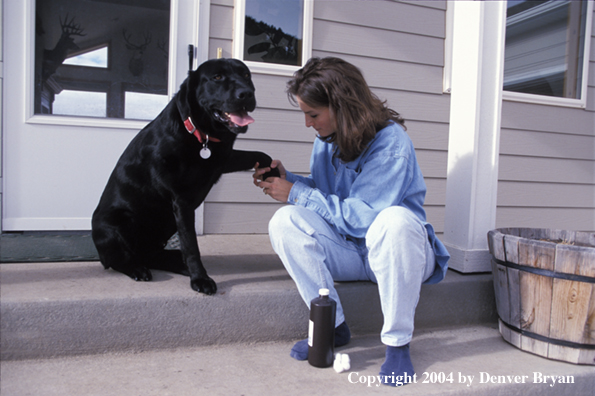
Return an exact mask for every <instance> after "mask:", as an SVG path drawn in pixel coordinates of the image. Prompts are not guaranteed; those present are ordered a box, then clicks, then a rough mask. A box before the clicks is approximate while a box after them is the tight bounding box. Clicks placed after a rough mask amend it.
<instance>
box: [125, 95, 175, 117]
mask: <svg viewBox="0 0 595 396" xmlns="http://www.w3.org/2000/svg"><path fill="white" fill-rule="evenodd" d="M125 100H126V104H125V105H124V117H125V118H131V119H135V120H152V119H153V118H155V117H157V115H159V113H161V110H163V109H164V108H165V106H166V105H167V102H168V100H167V95H156V94H147V93H139V92H126V94H125Z"/></svg>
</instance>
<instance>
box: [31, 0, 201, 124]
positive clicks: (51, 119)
mask: <svg viewBox="0 0 595 396" xmlns="http://www.w3.org/2000/svg"><path fill="white" fill-rule="evenodd" d="M24 1H25V7H26V26H25V28H24V33H25V39H24V41H25V44H26V47H25V48H26V49H25V65H26V67H27V71H26V72H25V95H24V98H25V103H24V105H25V111H24V117H25V119H24V122H25V123H26V124H33V125H51V126H56V125H62V126H77V127H98V128H108V129H123V130H140V129H142V128H144V127H145V126H146V125H147V124H148V123H149V122H151V120H135V119H126V118H110V117H90V116H75V115H70V116H67V115H58V114H36V113H35V109H34V101H35V99H34V96H35V92H34V84H35V82H34V80H35V67H34V65H35V39H36V37H35V21H36V14H35V13H36V9H35V0H24ZM194 1H195V2H196V3H198V0H194ZM179 2H180V0H170V37H169V47H168V48H169V59H168V76H167V84H168V94H167V96H168V101H169V100H171V98H173V96H174V95H175V93H176V92H177V90H178V84H176V83H175V81H176V65H177V59H176V58H175V57H176V56H177V52H176V42H177V39H178V29H177V26H178V12H180V11H179V10H180V4H179ZM200 3H201V12H200V14H199V20H200V21H201V22H202V23H205V22H204V18H205V17H204V16H203V14H205V13H204V11H203V8H202V7H203V6H202V1H201V2H200ZM207 25H208V23H207ZM194 37H198V32H195V34H194ZM194 44H197V43H194ZM108 51H109V47H108ZM109 58H111V56H110V57H109ZM67 66H70V65H67ZM186 67H187V66H186ZM108 68H109V61H108ZM101 92H103V91H101Z"/></svg>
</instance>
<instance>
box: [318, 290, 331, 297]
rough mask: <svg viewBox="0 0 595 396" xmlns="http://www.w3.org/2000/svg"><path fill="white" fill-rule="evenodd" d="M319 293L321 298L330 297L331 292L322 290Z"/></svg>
mask: <svg viewBox="0 0 595 396" xmlns="http://www.w3.org/2000/svg"><path fill="white" fill-rule="evenodd" d="M318 293H319V294H320V295H321V296H328V295H329V293H330V291H329V289H320V290H319V291H318Z"/></svg>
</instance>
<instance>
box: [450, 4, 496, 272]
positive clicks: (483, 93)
mask: <svg viewBox="0 0 595 396" xmlns="http://www.w3.org/2000/svg"><path fill="white" fill-rule="evenodd" d="M451 6H452V7H454V23H453V42H452V48H453V51H452V77H451V88H452V89H451V105H450V106H451V107H450V131H449V142H448V176H447V184H446V213H445V219H444V221H445V224H444V236H443V238H442V239H443V241H444V244H445V245H446V247H447V249H448V251H449V252H450V254H451V261H450V264H449V265H450V268H453V269H455V270H457V271H460V272H484V271H490V270H491V267H490V258H489V252H488V245H487V233H488V231H489V230H490V229H493V228H494V227H495V224H496V198H497V196H496V194H497V187H498V154H499V140H500V114H501V103H502V79H503V77H502V76H503V70H504V41H505V29H506V2H505V1H452V2H449V7H451Z"/></svg>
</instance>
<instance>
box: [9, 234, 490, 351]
mask: <svg viewBox="0 0 595 396" xmlns="http://www.w3.org/2000/svg"><path fill="white" fill-rule="evenodd" d="M199 245H200V247H201V251H202V254H203V258H204V263H205V266H206V268H207V271H209V275H210V276H211V277H212V278H213V279H215V281H216V282H217V284H218V292H217V294H216V295H214V296H205V295H202V294H199V293H196V292H194V291H193V290H191V289H190V285H189V280H188V278H187V277H184V276H179V275H175V274H170V273H166V272H159V271H154V280H153V281H152V282H134V281H132V280H131V279H129V278H128V277H126V276H125V275H122V274H120V273H117V272H115V271H112V270H107V271H106V270H104V269H103V267H102V266H101V264H100V263H99V262H87V263H37V264H2V265H1V266H0V282H1V284H0V286H1V289H0V293H1V294H0V297H1V345H2V350H1V358H2V359H3V360H7V359H28V358H40V357H54V356H62V355H77V354H96V353H105V352H121V351H142V350H151V349H167V348H180V347H199V346H205V345H216V344H227V343H253V342H269V341H286V340H293V339H299V338H304V337H306V336H307V323H308V310H307V307H306V305H305V304H304V303H303V302H302V300H301V298H300V296H299V294H298V292H297V289H296V287H295V284H294V282H293V281H292V280H291V279H290V277H289V276H288V274H287V272H286V271H285V269H284V268H283V265H282V264H281V262H280V260H279V259H278V257H277V256H276V255H275V254H274V252H273V251H272V249H271V247H270V243H269V241H268V237H267V236H266V235H252V236H247V235H242V236H233V235H231V236H230V235H226V236H221V235H212V236H203V237H199ZM338 292H339V294H340V296H341V300H342V302H343V305H344V309H345V311H346V316H347V323H348V324H349V326H350V329H351V331H352V333H353V334H354V335H356V336H357V335H368V334H379V332H380V328H381V327H382V313H381V309H380V302H379V298H378V291H377V287H376V285H375V284H373V283H369V282H345V283H341V284H339V285H338ZM479 323H496V312H495V304H494V296H493V286H492V278H491V275H489V274H482V275H461V274H458V273H456V272H452V271H451V272H449V274H448V276H447V278H446V279H445V280H444V281H443V282H441V283H439V284H437V285H431V286H423V289H422V295H421V299H420V302H419V305H418V309H417V315H416V328H419V329H427V328H437V327H441V328H443V327H448V326H457V325H469V324H479Z"/></svg>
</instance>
